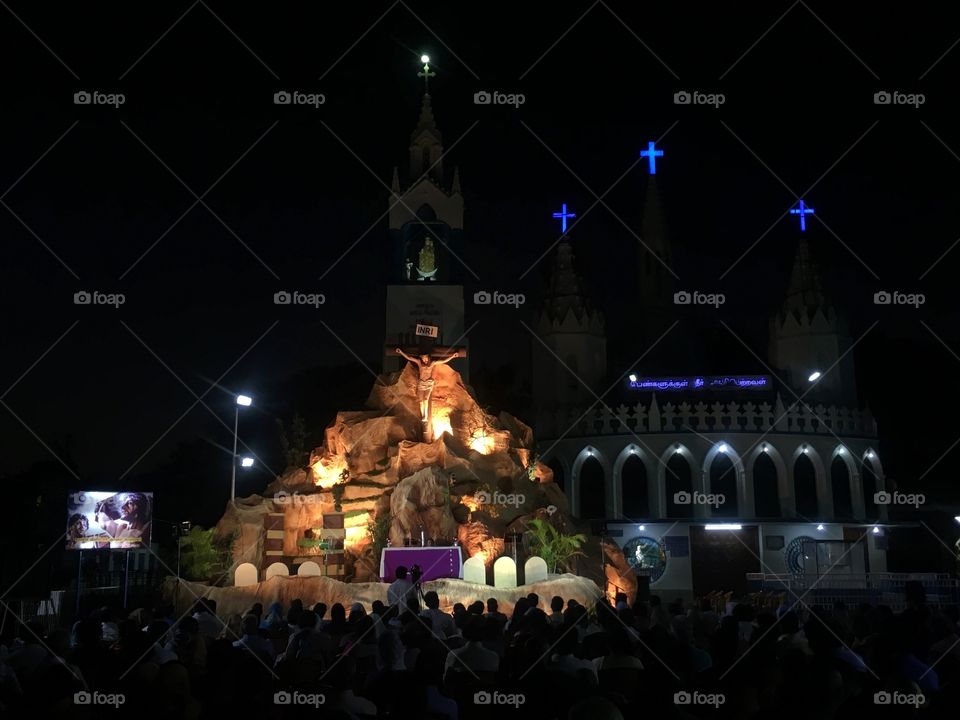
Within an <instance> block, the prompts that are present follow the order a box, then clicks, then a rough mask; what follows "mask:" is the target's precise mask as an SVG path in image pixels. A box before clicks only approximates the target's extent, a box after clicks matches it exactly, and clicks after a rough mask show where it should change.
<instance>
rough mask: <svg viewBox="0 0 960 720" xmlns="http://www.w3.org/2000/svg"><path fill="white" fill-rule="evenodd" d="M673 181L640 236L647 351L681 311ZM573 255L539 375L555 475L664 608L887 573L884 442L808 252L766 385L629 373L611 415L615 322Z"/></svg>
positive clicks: (565, 267)
mask: <svg viewBox="0 0 960 720" xmlns="http://www.w3.org/2000/svg"><path fill="white" fill-rule="evenodd" d="M657 177H658V176H657V175H655V174H651V175H649V178H648V183H647V186H646V195H645V198H644V203H643V208H644V211H643V218H642V221H641V227H640V228H639V230H640V237H641V238H642V240H643V242H644V244H645V246H646V247H645V248H644V247H641V248H640V249H639V264H638V271H639V272H638V278H639V280H638V292H639V297H638V298H637V312H636V317H637V318H638V320H637V325H638V330H639V332H638V333H637V334H638V335H639V336H640V337H641V338H642V342H644V343H647V345H648V346H649V345H651V344H653V343H655V341H656V340H657V338H659V337H660V336H661V335H662V334H663V333H664V332H665V331H666V330H667V329H668V328H669V326H670V323H671V322H672V321H673V320H674V319H675V317H676V316H677V310H678V308H677V307H676V303H678V302H682V301H683V298H681V297H676V296H674V287H673V282H672V281H673V277H672V274H671V271H670V269H669V268H670V264H671V255H672V252H671V246H670V243H669V241H668V238H667V235H666V230H665V227H666V225H665V218H664V213H663V209H662V206H661V202H660V188H659V187H658V184H657V182H658V181H657ZM575 249H576V242H575V239H574V237H573V233H570V234H569V235H565V236H564V237H563V239H562V241H561V242H560V243H559V244H558V246H557V249H556V252H555V255H554V257H553V268H552V272H551V278H550V281H549V284H548V290H547V293H546V296H545V297H544V298H543V301H542V304H541V306H540V309H539V313H538V317H537V324H536V329H537V333H538V335H539V340H537V341H535V342H534V357H535V358H536V357H537V354H538V352H539V353H540V354H541V355H544V356H546V355H549V354H550V353H553V354H554V355H555V357H554V358H549V357H542V358H540V359H541V361H542V362H540V363H539V364H538V365H536V366H535V367H536V369H537V371H536V372H535V373H534V378H535V384H534V397H535V401H536V403H537V408H538V412H537V421H536V427H535V430H536V436H537V440H538V444H539V448H540V452H541V460H542V461H543V462H545V463H547V464H548V465H550V466H551V467H552V468H553V470H554V475H555V478H556V479H557V482H559V483H560V484H561V485H562V486H563V487H564V490H565V492H566V494H567V497H568V498H569V499H570V501H571V503H572V511H573V514H574V515H575V516H577V517H579V518H581V519H584V520H590V521H592V525H593V527H594V531H595V532H603V533H605V534H608V535H610V536H613V537H615V538H616V539H617V540H618V542H619V543H620V545H621V546H622V547H623V548H624V552H625V555H626V557H627V559H628V561H629V562H630V563H631V564H632V565H633V566H634V569H635V570H637V571H638V574H639V575H641V576H644V577H646V578H648V579H649V580H648V582H649V591H650V592H651V593H653V594H659V595H663V596H664V597H666V598H673V597H687V598H689V597H691V596H700V595H703V594H704V593H707V592H710V591H714V590H718V589H725V590H728V591H730V592H732V593H734V594H743V593H746V592H748V591H757V590H761V589H764V590H766V589H769V590H773V591H775V590H778V589H779V590H783V588H784V587H785V585H789V586H790V587H795V588H802V587H804V582H811V581H812V580H813V579H819V580H820V584H822V585H823V586H824V587H825V588H826V587H828V586H830V585H831V583H832V582H833V580H834V579H835V578H841V576H845V577H846V579H847V581H855V580H856V579H857V578H862V577H863V574H864V573H868V572H869V573H878V572H881V573H882V572H885V571H886V569H887V567H886V547H887V531H888V528H889V527H890V524H889V523H888V522H886V521H887V507H886V505H883V504H880V505H878V504H877V503H876V498H877V496H876V494H877V493H880V492H881V491H883V490H884V489H885V481H884V471H883V465H882V464H881V459H880V455H879V452H878V449H877V432H876V426H875V423H874V420H873V418H872V417H871V415H870V413H869V411H866V410H863V409H861V408H860V407H859V406H858V404H857V394H856V385H855V378H854V366H853V354H852V352H850V349H851V345H852V340H851V337H850V334H849V332H848V330H847V328H846V325H845V323H844V321H843V318H842V315H841V314H840V312H839V310H838V309H837V308H836V307H835V306H834V305H833V304H832V303H831V301H830V299H829V298H828V297H827V295H826V293H825V292H824V289H823V283H822V281H821V276H820V272H819V270H818V268H817V266H816V264H815V263H814V261H813V259H812V258H811V253H810V248H809V245H808V243H807V241H806V240H805V236H804V235H802V234H801V235H800V240H799V242H798V243H797V246H796V252H795V258H794V260H793V267H792V272H791V275H790V278H789V285H788V286H787V287H786V288H784V290H783V295H782V302H781V303H780V306H779V308H778V309H777V310H776V311H775V312H774V313H773V315H772V317H770V318H769V349H768V351H767V352H766V353H765V354H766V356H767V357H766V359H765V360H763V361H762V362H763V364H764V366H765V369H766V370H767V371H768V374H766V375H735V376H726V375H724V376H711V375H709V373H710V372H711V368H710V367H702V368H700V369H699V372H702V373H704V374H703V375H698V376H691V377H677V376H673V375H667V376H663V377H639V376H638V375H637V374H635V373H633V372H630V373H629V374H628V375H627V376H626V377H624V378H623V380H622V382H623V383H624V384H626V385H627V386H628V388H629V391H630V397H632V398H636V399H635V401H633V402H627V403H621V404H619V405H618V406H617V407H610V406H608V405H606V404H604V402H602V401H601V399H600V398H601V397H602V396H604V395H605V394H606V393H607V391H608V390H609V387H608V383H610V382H615V381H616V377H615V376H611V375H610V373H617V372H621V371H622V369H615V368H608V367H607V366H606V350H607V346H606V336H605V325H604V318H603V313H602V311H601V309H600V308H599V307H597V304H596V303H595V302H593V301H592V299H591V298H589V297H588V296H587V292H586V290H585V287H586V285H585V283H584V282H583V279H582V278H581V277H580V276H579V275H578V272H577V266H576V258H575ZM538 346H539V348H538ZM544 347H548V348H549V349H550V351H549V352H547V351H545V350H543V348H544ZM763 354H764V353H763V352H762V351H758V352H757V356H758V357H759V356H762V355H763ZM556 358H561V359H562V360H563V363H564V364H566V365H567V366H568V367H569V368H570V370H572V371H573V372H575V373H576V377H574V375H573V374H572V373H571V372H570V370H567V369H565V368H564V367H563V365H562V364H561V363H559V362H557V360H556ZM703 358H704V361H706V362H709V355H708V354H704V356H703ZM550 368H553V369H552V370H551V369H550ZM608 370H609V373H608ZM827 573H829V574H830V580H828V581H823V579H822V578H821V577H820V576H822V575H825V574H827ZM839 582H841V583H842V582H844V581H843V580H842V579H841V580H840V581H839Z"/></svg>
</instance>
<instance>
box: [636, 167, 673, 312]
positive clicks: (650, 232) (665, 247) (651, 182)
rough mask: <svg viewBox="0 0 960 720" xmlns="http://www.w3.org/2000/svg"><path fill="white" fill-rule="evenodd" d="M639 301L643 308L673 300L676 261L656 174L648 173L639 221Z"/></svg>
mask: <svg viewBox="0 0 960 720" xmlns="http://www.w3.org/2000/svg"><path fill="white" fill-rule="evenodd" d="M640 238H641V239H642V240H643V242H644V243H645V244H646V247H644V246H643V245H640V246H639V247H638V252H639V255H640V302H641V305H642V306H643V307H644V308H664V307H667V306H668V305H669V304H670V301H671V295H672V283H671V282H670V281H671V279H672V276H671V275H670V272H669V271H668V270H667V268H669V267H670V266H671V263H672V261H673V258H672V255H671V252H670V243H669V242H668V241H667V228H666V222H665V221H664V215H663V204H662V202H661V200H660V190H659V188H658V187H657V176H656V175H649V176H647V193H646V197H645V198H644V203H643V218H642V220H641V223H640Z"/></svg>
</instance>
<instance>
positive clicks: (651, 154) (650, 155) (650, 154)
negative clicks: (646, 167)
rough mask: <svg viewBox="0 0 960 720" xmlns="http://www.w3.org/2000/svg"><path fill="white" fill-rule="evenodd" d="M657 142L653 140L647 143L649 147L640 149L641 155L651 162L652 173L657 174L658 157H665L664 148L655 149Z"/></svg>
mask: <svg viewBox="0 0 960 720" xmlns="http://www.w3.org/2000/svg"><path fill="white" fill-rule="evenodd" d="M654 145H655V143H654V142H653V141H652V140H651V141H650V142H648V143H647V149H646V150H641V151H640V157H642V158H647V159H648V160H649V162H650V174H651V175H656V174H657V158H658V157H663V150H654V149H653V147H654Z"/></svg>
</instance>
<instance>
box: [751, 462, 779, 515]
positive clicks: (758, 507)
mask: <svg viewBox="0 0 960 720" xmlns="http://www.w3.org/2000/svg"><path fill="white" fill-rule="evenodd" d="M753 508H754V512H756V514H757V517H758V518H778V517H781V513H780V485H779V484H778V482H777V466H776V465H774V463H773V460H772V459H771V458H770V455H769V454H768V453H760V454H759V455H757V459H756V460H755V461H754V463H753Z"/></svg>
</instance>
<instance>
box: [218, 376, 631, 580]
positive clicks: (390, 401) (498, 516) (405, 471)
mask: <svg viewBox="0 0 960 720" xmlns="http://www.w3.org/2000/svg"><path fill="white" fill-rule="evenodd" d="M434 379H435V381H436V384H435V387H434V391H433V395H432V412H431V416H432V421H433V434H434V438H435V439H434V440H433V442H429V443H426V442H423V433H422V426H421V421H420V415H419V408H418V405H417V399H416V383H417V373H416V371H415V370H414V369H413V368H412V366H410V365H407V366H406V367H405V368H404V369H403V370H402V371H401V372H396V373H390V374H387V375H382V376H380V377H379V378H378V380H377V381H376V383H375V384H374V386H373V389H372V391H371V392H370V396H369V398H368V400H367V403H366V409H365V410H361V411H348V412H340V413H338V414H337V416H336V418H335V419H334V421H333V422H332V423H331V424H330V425H329V426H328V427H327V429H326V431H325V434H324V444H323V446H321V447H319V448H317V449H316V450H314V451H313V452H312V453H311V456H310V461H309V465H308V467H307V468H291V469H289V470H287V471H286V472H285V473H284V474H283V475H282V476H281V477H279V478H277V479H276V480H275V481H274V482H273V483H271V484H270V485H269V486H268V487H267V489H266V491H265V493H264V495H263V496H259V495H254V496H251V497H248V498H242V499H237V501H236V502H235V503H234V504H232V505H231V506H228V508H227V512H226V513H225V515H224V516H223V518H222V519H221V521H220V523H219V524H218V526H217V536H218V537H219V538H221V539H226V538H229V537H231V536H232V537H234V545H233V555H234V560H235V561H236V562H245V561H246V562H253V563H254V564H257V565H259V564H260V561H259V558H260V557H261V556H262V548H263V538H264V534H265V531H264V524H263V518H264V516H265V515H266V514H267V513H284V514H285V518H284V527H285V537H284V541H283V548H284V555H296V554H297V542H298V538H302V537H303V531H304V530H305V529H307V528H313V527H318V526H319V525H320V524H321V521H320V519H321V517H322V515H323V514H324V513H330V512H333V511H334V504H335V502H334V496H333V491H332V488H333V487H334V485H336V484H338V483H342V485H341V486H340V488H338V490H342V498H341V505H342V510H343V512H344V514H345V515H344V524H345V527H346V543H345V544H346V548H345V549H346V558H345V564H346V578H347V580H350V581H352V582H353V583H354V584H356V583H362V582H371V581H373V582H376V581H377V580H378V577H377V574H378V572H379V547H375V542H374V541H375V538H374V535H377V531H378V525H379V531H380V537H381V541H385V540H386V538H389V541H390V542H391V543H392V544H393V545H402V544H403V543H404V541H405V540H406V539H407V538H414V539H416V540H419V538H420V536H421V533H423V535H424V537H426V538H430V539H433V540H436V541H438V542H453V541H454V540H456V541H457V542H459V544H460V545H461V546H462V547H463V554H464V559H466V558H467V557H472V556H474V555H476V554H477V553H483V557H484V560H485V563H486V564H487V565H488V567H489V566H490V565H492V563H493V562H494V561H495V560H496V559H497V557H499V556H500V555H502V554H504V552H506V551H508V550H509V552H510V553H511V554H512V553H513V545H514V542H517V544H518V548H517V552H518V559H519V561H520V565H521V566H522V564H523V560H524V558H525V556H526V555H528V554H529V553H528V551H527V549H526V547H525V545H524V540H523V539H522V538H523V537H524V535H523V533H524V529H525V526H526V523H527V521H528V520H530V519H531V518H535V517H536V518H541V519H545V520H548V521H549V522H551V523H553V524H554V525H555V526H556V527H557V528H558V529H560V530H561V531H562V532H565V533H576V532H587V529H586V527H585V526H584V525H583V524H580V523H578V522H577V521H576V520H574V519H573V518H572V517H571V516H570V514H569V506H568V503H567V500H566V497H565V495H564V493H563V491H562V490H561V489H560V488H559V487H558V486H557V485H556V484H555V483H554V482H553V473H552V471H551V470H550V468H548V467H546V466H545V465H543V464H542V463H539V462H538V461H537V460H536V457H535V453H534V438H533V431H532V430H531V429H530V427H528V426H527V425H525V424H524V423H523V422H521V421H520V420H518V419H517V418H515V417H513V416H511V415H509V414H507V413H501V414H500V415H499V416H498V417H495V416H493V415H491V414H489V413H487V412H485V411H484V410H483V409H482V408H481V407H480V405H479V404H478V403H477V401H476V399H475V398H474V397H473V395H472V394H471V392H470V391H469V390H468V388H467V387H466V386H465V385H464V384H463V381H462V379H461V377H460V374H459V373H458V372H456V371H455V370H454V369H452V368H450V367H449V366H447V365H437V366H436V368H435V369H434ZM587 534H588V535H589V533H587ZM384 536H385V537H384ZM510 538H513V539H510ZM516 538H521V539H520V540H519V541H516ZM601 557H603V558H604V559H605V561H604V563H601V562H600V558H601ZM570 565H571V567H570V568H569V569H570V570H572V571H574V572H576V573H578V574H579V575H583V576H585V577H588V578H590V579H592V580H594V581H595V582H596V583H597V585H598V586H599V587H600V588H603V589H605V590H608V591H610V590H611V589H612V588H620V589H622V590H624V591H625V592H627V593H628V594H630V595H631V596H632V594H633V593H634V592H635V590H636V578H635V576H634V574H633V572H632V570H631V569H630V567H629V566H628V565H627V563H626V561H625V559H624V557H623V553H622V552H621V551H620V549H619V547H617V546H616V545H615V544H614V543H611V542H603V543H602V542H601V541H600V539H599V538H593V537H591V538H589V539H588V541H587V543H586V544H585V545H584V547H583V555H582V556H580V557H576V558H574V559H573V560H572V562H571V563H570ZM488 590H489V591H492V590H493V588H488ZM512 595H513V596H515V595H516V590H514V591H512Z"/></svg>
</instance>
